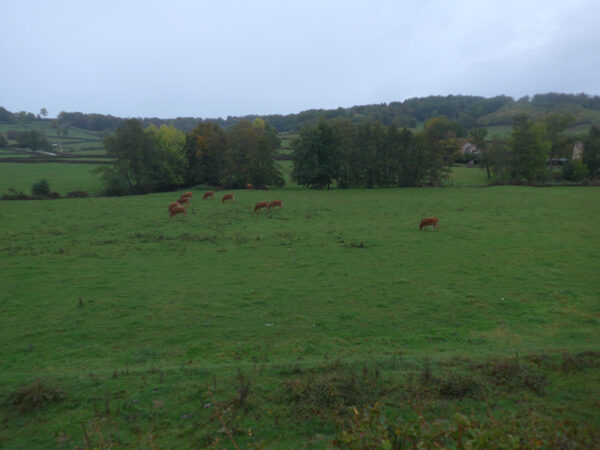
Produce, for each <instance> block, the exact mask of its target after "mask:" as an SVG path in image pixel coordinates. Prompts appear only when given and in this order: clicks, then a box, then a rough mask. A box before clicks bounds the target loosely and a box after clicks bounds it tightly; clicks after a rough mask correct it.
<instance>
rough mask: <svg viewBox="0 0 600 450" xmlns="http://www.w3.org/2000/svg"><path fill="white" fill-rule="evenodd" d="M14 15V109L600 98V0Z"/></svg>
mask: <svg viewBox="0 0 600 450" xmlns="http://www.w3.org/2000/svg"><path fill="white" fill-rule="evenodd" d="M0 17H1V20H0V58H1V60H2V64H1V65H0V106H4V107H5V108H6V109H8V110H9V111H12V112H17V111H22V110H24V111H28V112H33V113H36V114H37V113H38V112H39V111H40V109H41V108H46V109H47V110H48V112H49V116H51V117H54V116H56V115H57V114H58V113H59V112H60V111H69V112H73V111H80V112H84V113H101V114H112V115H116V116H119V117H161V118H172V117H178V116H192V117H203V118H210V117H224V118H225V117H227V116H229V115H231V116H236V115H245V114H289V113H297V112H300V111H303V110H306V109H312V108H325V109H326V108H337V107H338V106H342V107H350V106H353V105H364V104H372V103H389V102H392V101H402V100H405V99H407V98H411V97H425V96H428V95H449V94H454V95H459V94H461V95H481V96H484V97H493V96H495V95H500V94H505V95H510V96H512V97H514V98H515V99H518V98H520V97H522V96H524V95H530V96H531V95H534V94H536V93H547V92H562V93H581V92H584V93H586V94H590V95H600V26H598V19H599V18H600V1H599V0H568V1H565V0H560V1H556V0H531V1H530V0H516V1H514V0H464V1H461V0H454V1H445V0H396V1H391V0H390V1H352V0H331V1H328V0H317V1H312V0H300V1H296V0H294V1H285V0H273V1H267V0H256V1H249V0H248V1H246V0H237V1H236V0H208V1H204V0H196V1H192V0H169V1H164V0H163V1H157V0H143V1H142V0H140V1H128V0H114V1H111V0H101V1H96V0H73V1H67V0H40V1H32V0H19V1H3V2H2V8H1V15H0Z"/></svg>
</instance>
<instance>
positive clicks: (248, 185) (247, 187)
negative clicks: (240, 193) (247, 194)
mask: <svg viewBox="0 0 600 450" xmlns="http://www.w3.org/2000/svg"><path fill="white" fill-rule="evenodd" d="M246 189H254V186H252V185H251V184H250V183H248V184H246Z"/></svg>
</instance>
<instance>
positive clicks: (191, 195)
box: [181, 192, 194, 198]
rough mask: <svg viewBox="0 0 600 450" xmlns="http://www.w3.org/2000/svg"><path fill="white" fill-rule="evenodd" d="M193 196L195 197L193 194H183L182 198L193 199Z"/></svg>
mask: <svg viewBox="0 0 600 450" xmlns="http://www.w3.org/2000/svg"><path fill="white" fill-rule="evenodd" d="M193 196H194V195H193V194H192V193H191V192H184V193H183V194H181V198H184V197H190V198H192V197H193Z"/></svg>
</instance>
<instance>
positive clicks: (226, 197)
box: [221, 194, 235, 203]
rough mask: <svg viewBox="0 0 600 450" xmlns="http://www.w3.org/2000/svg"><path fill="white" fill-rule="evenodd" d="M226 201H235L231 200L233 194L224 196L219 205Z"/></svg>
mask: <svg viewBox="0 0 600 450" xmlns="http://www.w3.org/2000/svg"><path fill="white" fill-rule="evenodd" d="M227 200H231V201H234V200H235V199H234V198H233V194H225V195H224V196H223V199H222V200H221V203H225V202H226V201H227Z"/></svg>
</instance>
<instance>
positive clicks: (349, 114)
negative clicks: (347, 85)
mask: <svg viewBox="0 0 600 450" xmlns="http://www.w3.org/2000/svg"><path fill="white" fill-rule="evenodd" d="M597 110H600V96H589V95H587V94H560V93H548V94H537V95H534V96H533V97H529V96H525V97H522V98H520V99H516V100H515V99H513V98H512V97H509V96H505V95H499V96H495V97H492V98H485V97H479V96H468V95H448V96H429V97H421V98H411V99H407V100H405V101H402V102H391V103H382V104H375V105H361V106H352V107H349V108H341V107H340V108H336V109H328V110H326V109H311V110H307V111H302V112H300V113H297V114H287V115H282V114H271V115H262V116H258V115H247V116H243V117H233V116H228V117H227V118H207V119H202V118H194V117H177V118H174V119H159V118H140V119H139V120H140V121H141V122H142V124H143V125H144V127H148V126H150V125H155V126H157V127H160V126H161V125H169V126H173V127H175V128H178V129H180V130H181V131H184V132H186V133H187V132H190V131H191V130H193V129H194V127H195V126H196V125H197V124H198V123H200V122H210V123H215V124H217V125H219V126H220V127H222V128H224V129H229V128H231V127H233V126H235V125H237V124H239V123H240V122H242V121H244V120H247V121H250V122H252V121H253V120H254V119H256V118H261V119H263V120H265V121H267V122H268V123H270V124H271V125H272V126H273V127H275V128H276V129H277V130H278V131H280V132H282V131H299V130H301V129H302V128H303V127H304V126H306V125H314V124H315V123H316V122H317V121H318V120H319V118H320V117H325V118H326V119H328V120H333V119H347V120H349V121H350V122H352V123H361V122H374V121H379V122H381V123H382V124H383V125H385V126H390V125H395V126H397V127H400V128H403V127H407V128H415V127H416V126H417V124H419V123H423V122H425V121H427V120H429V119H431V118H434V117H438V116H442V115H443V116H444V117H446V118H448V119H449V120H451V121H456V122H458V123H460V124H461V125H462V126H463V127H465V128H467V129H470V128H474V127H481V126H491V125H510V124H511V123H512V118H513V117H514V116H515V115H517V114H519V113H525V114H528V115H530V116H532V117H536V118H537V117H542V116H544V115H546V114H548V113H551V112H558V113H562V114H565V113H571V114H573V115H574V116H575V117H576V123H575V124H577V123H578V122H579V123H582V124H584V123H590V119H589V117H590V114H587V113H589V112H590V111H597ZM592 115H593V114H592ZM41 116H44V117H45V115H44V114H41ZM41 116H40V114H38V115H37V116H36V115H34V114H32V113H26V112H24V111H21V112H19V113H11V112H9V111H7V110H6V109H4V108H2V107H0V122H15V121H17V120H22V121H29V120H38V119H40V118H41ZM56 120H57V122H58V125H59V126H60V127H68V126H76V127H79V128H83V129H86V130H90V131H105V130H109V131H114V130H116V129H117V128H118V127H119V126H120V125H121V124H122V123H123V122H124V121H125V120H126V119H122V118H119V117H115V116H111V115H102V114H83V113H80V112H65V111H62V112H61V113H60V114H59V115H58V119H56Z"/></svg>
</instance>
